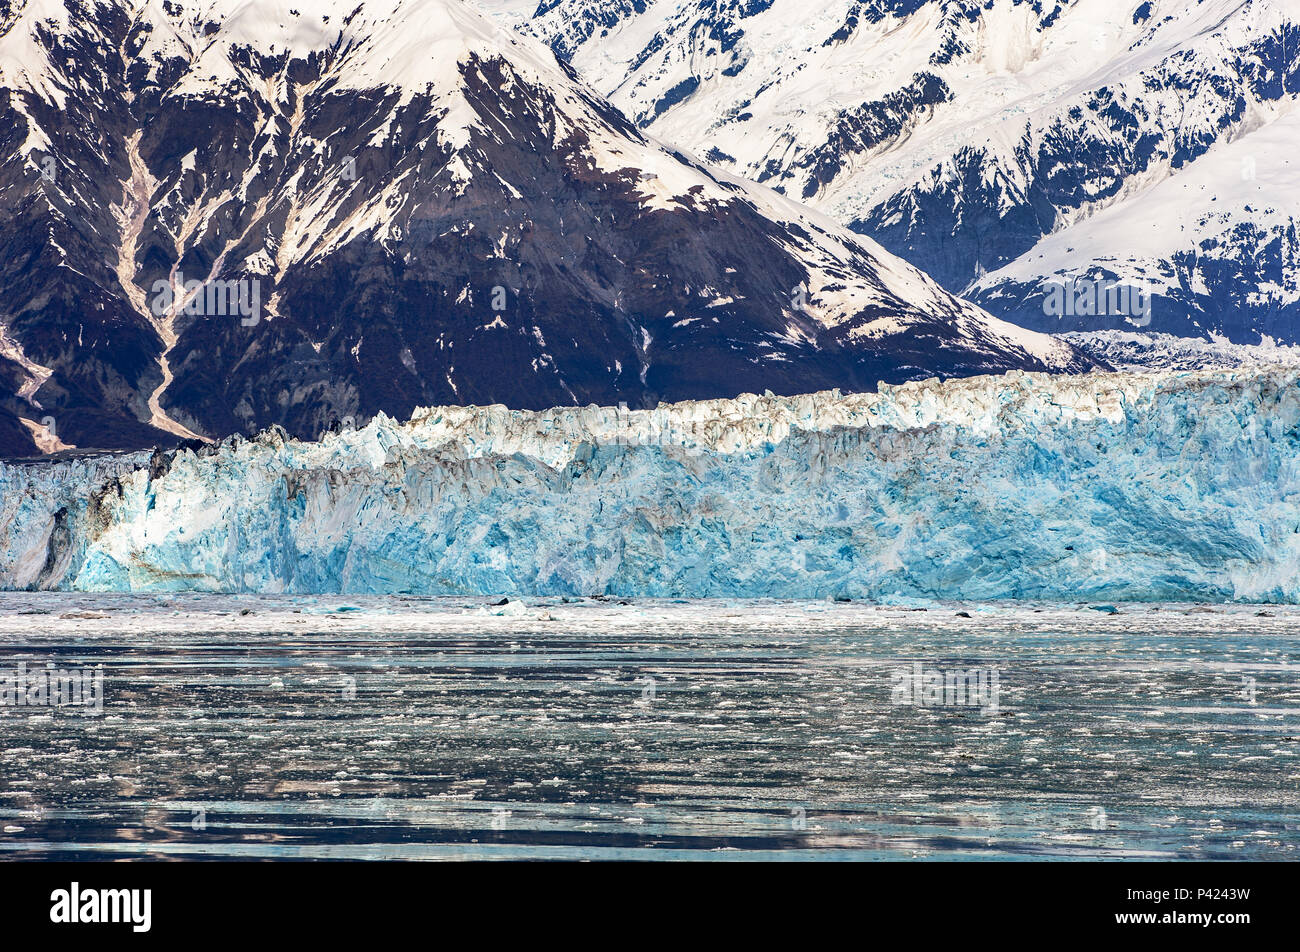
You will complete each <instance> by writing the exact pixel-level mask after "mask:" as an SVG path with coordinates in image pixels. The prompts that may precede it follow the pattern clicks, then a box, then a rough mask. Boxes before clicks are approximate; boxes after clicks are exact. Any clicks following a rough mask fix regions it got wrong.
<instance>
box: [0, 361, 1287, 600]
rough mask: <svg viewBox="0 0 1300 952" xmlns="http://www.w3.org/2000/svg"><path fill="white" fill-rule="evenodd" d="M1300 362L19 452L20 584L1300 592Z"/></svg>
mask: <svg viewBox="0 0 1300 952" xmlns="http://www.w3.org/2000/svg"><path fill="white" fill-rule="evenodd" d="M1298 384H1300V370H1296V369H1287V368H1281V367H1272V368H1250V369H1241V368H1237V369H1228V370H1214V371H1200V372H1166V373H1157V374H1134V373H1092V374H1087V375H1082V376H1068V377H1067V376H1050V375H1045V374H1024V373H1011V374H1007V375H1005V376H1000V377H977V378H968V379H964V380H951V381H946V382H939V381H935V380H929V381H922V382H918V383H909V384H904V385H901V386H897V387H882V388H881V390H880V392H879V393H871V394H855V395H842V394H839V393H838V392H827V393H816V394H809V395H805V396H798V397H774V396H763V397H759V396H753V395H742V396H741V397H739V398H736V399H734V400H711V401H698V402H689V403H681V404H672V405H662V406H660V407H659V408H658V409H656V410H642V411H628V410H626V409H619V408H608V407H605V408H602V407H583V408H562V409H554V410H549V411H543V412H531V411H518V410H509V409H506V408H505V407H500V406H493V407H479V408H475V407H441V408H433V409H424V410H419V411H417V412H416V413H415V415H414V416H413V418H412V419H411V420H410V421H408V422H405V423H399V422H395V421H393V420H390V419H387V418H385V417H380V418H378V419H376V420H374V421H372V422H371V423H370V424H369V425H368V426H366V427H365V428H363V429H361V430H356V431H345V432H342V433H338V434H334V435H331V436H328V437H326V438H325V439H324V440H322V441H321V442H317V443H303V442H296V441H293V440H287V439H285V438H284V435H283V434H282V433H280V432H278V431H271V432H268V433H264V434H261V435H260V436H258V437H257V438H255V439H251V440H246V439H240V438H232V439H231V440H227V441H226V442H225V443H223V444H221V445H219V446H217V447H211V448H205V449H203V450H201V451H199V452H195V451H192V450H182V451H179V452H176V453H173V454H167V455H162V454H157V455H155V456H154V457H153V458H152V459H151V458H150V457H149V456H148V455H147V454H136V455H134V456H106V457H98V458H89V459H77V460H68V461H55V460H51V461H43V462H41V463H24V464H0V492H2V493H3V499H2V502H0V587H4V588H11V589H13V588H17V589H27V588H64V589H77V590H86V591H137V592H140V591H176V590H198V591H234V592H295V593H312V592H321V593H324V592H346V593H397V592H411V593H427V594H458V593H463V594H508V595H523V596H527V595H530V594H533V595H558V594H572V595H591V594H601V593H603V594H614V595H627V596H682V597H705V596H731V597H743V596H776V597H799V598H822V597H828V596H841V597H843V596H847V597H851V598H864V599H879V600H886V601H891V602H892V603H895V604H899V603H905V602H906V601H907V600H909V599H934V598H940V599H949V598H951V599H970V600H975V599H999V598H1032V599H1044V600H1099V601H1100V600H1106V601H1119V600H1168V599H1188V600H1191V599H1195V600H1213V601H1220V600H1243V601H1262V602H1295V601H1297V600H1300V467H1298V465H1297V464H1298V463H1300V451H1298V449H1300V447H1298V441H1300V387H1298Z"/></svg>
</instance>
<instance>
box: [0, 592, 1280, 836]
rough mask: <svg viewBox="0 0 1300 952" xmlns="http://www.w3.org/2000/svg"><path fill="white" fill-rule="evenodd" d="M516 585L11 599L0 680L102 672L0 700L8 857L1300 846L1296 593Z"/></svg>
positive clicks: (6, 598)
mask: <svg viewBox="0 0 1300 952" xmlns="http://www.w3.org/2000/svg"><path fill="white" fill-rule="evenodd" d="M487 604H488V600H487V599H481V598H450V599H419V598H360V599H354V598H350V597H323V596H322V597H312V598H308V597H291V596H283V597H252V596H249V597H235V596H192V595H177V596H102V595H67V594H62V595H60V594H8V595H0V676H6V675H10V674H12V673H13V671H14V670H15V668H16V667H17V666H18V665H19V664H20V663H24V662H25V663H26V665H27V667H28V669H29V670H36V669H45V667H46V665H47V664H48V663H53V664H54V665H55V670H69V669H73V668H80V667H83V666H96V665H102V666H103V710H102V713H100V714H99V715H97V716H95V715H90V716H87V715H86V714H85V713H82V712H80V711H77V710H69V709H66V708H63V709H55V708H50V707H24V708H19V707H14V706H4V707H0V827H2V828H3V832H0V850H2V851H4V853H5V854H6V855H7V856H8V857H10V858H25V859H83V858H104V859H118V858H130V857H138V858H160V859H166V858H376V859H378V858H417V859H518V858H563V859H573V858H578V859H585V858H589V859H618V858H637V859H657V858H664V859H666V858H680V857H688V858H692V859H738V858H786V859H877V858H885V859H898V858H902V859H907V858H915V859H1042V858H1058V859H1097V858H1135V859H1155V858H1159V859H1164V858H1188V859H1256V858H1281V859H1288V858H1295V857H1296V856H1297V847H1298V846H1300V610H1295V609H1287V608H1269V609H1267V610H1266V613H1265V614H1259V612H1260V611H1261V609H1260V608H1258V607H1255V606H1187V605H1161V606H1148V605H1138V606H1134V605H1121V606H1119V612H1120V613H1119V614H1111V613H1110V612H1108V611H1104V610H1103V611H1098V610H1095V608H1094V607H1092V606H1089V605H1079V606H1076V605H1070V606H969V605H968V606H959V605H931V606H929V607H928V610H925V611H921V610H907V609H902V608H883V607H874V606H867V605H858V604H839V603H835V604H831V603H804V602H776V601H763V602H718V601H713V602H703V601H696V602H670V601H666V600H653V601H640V600H635V601H633V603H631V604H620V603H619V602H617V601H616V600H607V601H597V600H581V601H576V602H572V603H563V602H561V601H560V600H559V599H544V600H529V605H528V607H526V608H522V607H516V606H505V607H504V608H501V607H490V608H489V607H486V606H487ZM959 611H964V612H966V613H968V614H969V615H970V616H971V617H969V618H964V617H961V616H960V615H958V614H957V613H958V612H959ZM493 613H499V614H493ZM918 664H919V665H920V670H921V672H922V678H924V677H926V676H928V675H933V674H937V675H938V676H939V677H942V676H943V674H945V673H947V674H949V675H952V674H953V673H954V672H958V673H970V672H980V676H981V677H982V678H984V681H983V684H984V685H985V687H986V688H987V687H988V685H989V684H990V683H991V679H992V678H993V677H994V676H996V685H997V694H996V698H994V700H995V701H996V704H983V705H979V704H974V705H972V704H970V703H958V702H957V699H956V698H955V696H953V695H951V694H950V695H949V696H947V697H940V698H939V699H938V701H937V703H931V704H928V705H927V704H920V705H918V704H908V703H900V701H901V700H906V697H907V695H908V694H909V692H910V691H911V686H912V684H913V681H912V679H913V677H914V675H913V672H915V671H916V670H917V668H916V665H918ZM900 672H901V673H902V674H900ZM900 690H902V691H903V692H904V694H903V696H900V694H899V691H900ZM921 700H923V701H924V700H927V698H926V697H925V696H924V692H922V697H921ZM928 700H929V701H932V702H933V701H935V695H933V694H931V695H930V696H929V698H928ZM966 700H967V701H969V700H970V699H969V698H966ZM984 700H988V697H987V695H985V697H984Z"/></svg>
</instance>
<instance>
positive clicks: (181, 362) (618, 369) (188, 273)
mask: <svg viewBox="0 0 1300 952" xmlns="http://www.w3.org/2000/svg"><path fill="white" fill-rule="evenodd" d="M0 113H2V114H3V126H2V128H3V129H4V130H5V131H4V133H3V136H2V137H0V248H3V252H4V254H3V257H0V387H2V388H3V389H0V453H10V454H13V453H22V452H35V451H36V448H37V446H38V445H39V447H40V448H42V449H45V450H58V449H60V448H63V447H68V446H73V447H78V448H80V449H82V450H84V449H86V448H88V447H101V448H131V447H141V446H147V445H154V444H157V443H159V442H167V441H171V442H172V443H174V442H175V441H177V440H178V439H182V438H189V437H199V438H204V439H211V438H218V437H222V436H225V435H227V434H230V433H234V432H255V431H257V430H260V429H262V428H264V427H267V426H269V425H271V424H279V425H282V426H283V427H285V428H286V429H287V430H288V431H289V432H290V433H293V434H295V435H298V436H316V435H318V434H319V433H321V432H322V431H323V430H325V429H327V428H329V427H331V426H332V425H335V424H336V423H338V422H340V421H344V425H346V421H348V419H349V418H351V420H352V422H354V423H357V424H360V423H363V422H364V421H365V420H368V419H369V418H371V417H372V416H373V415H374V414H375V413H377V412H380V411H383V412H385V413H388V414H389V415H392V416H395V417H404V416H406V415H407V414H409V413H410V411H411V410H412V409H413V408H414V407H416V406H419V405H429V404H441V403H447V404H452V403H455V404H489V403H496V402H500V403H505V404H508V405H510V406H513V407H532V408H536V407H545V406H551V405H557V404H570V405H574V404H579V405H581V404H588V403H593V402H598V403H606V404H615V403H618V402H620V401H626V402H627V403H628V404H629V405H631V406H634V407H636V406H644V405H654V404H655V403H656V402H657V401H658V400H660V399H684V398H697V397H714V396H732V395H735V394H737V393H740V392H742V391H746V390H750V391H755V392H762V391H763V390H765V389H770V390H773V391H777V392H785V393H791V392H805V391H810V390H816V389H819V388H826V387H841V388H844V389H866V388H872V387H874V386H875V384H876V382H877V381H878V380H885V381H900V380H905V379H914V378H917V377H924V376H929V375H932V374H939V375H943V376H947V375H962V374H972V373H979V372H984V371H989V370H1003V369H1008V368H1016V367H1019V368H1026V369H1056V370H1071V369H1079V368H1082V367H1085V366H1088V365H1089V364H1088V362H1087V361H1086V360H1084V359H1082V358H1081V357H1080V356H1079V355H1078V354H1077V353H1076V352H1074V351H1073V350H1072V349H1071V348H1070V347H1069V345H1067V344H1064V343H1061V342H1058V341H1053V340H1052V339H1050V338H1048V337H1045V336H1042V335H1038V334H1033V333H1030V332H1027V331H1024V330H1022V329H1020V328H1017V327H1014V326H1011V325H1008V324H1005V323H1003V322H1001V321H998V320H996V319H993V318H991V317H989V315H987V314H986V313H984V312H983V311H981V310H980V309H978V308H976V307H973V306H971V305H969V304H967V303H965V302H963V301H960V300H958V299H956V298H954V297H953V296H952V295H950V294H949V293H947V292H945V291H944V290H943V289H942V288H940V287H939V286H938V285H936V284H935V283H934V282H933V281H931V280H930V279H929V278H927V277H926V276H925V275H923V274H922V273H920V272H919V271H917V270H916V269H915V268H913V267H912V266H910V265H908V264H906V263H904V262H903V261H901V260H899V259H897V258H895V257H893V256H892V255H890V254H889V253H887V252H885V251H883V250H882V249H880V248H879V247H878V246H876V245H875V244H874V243H872V242H871V241H869V240H864V239H861V238H860V237H858V236H855V235H854V234H852V233H851V232H849V231H847V230H845V229H844V228H842V227H840V226H838V225H836V224H834V223H832V222H831V221H830V220H828V219H825V218H823V217H821V216H820V215H818V214H816V213H814V212H810V211H807V210H805V209H803V208H802V207H800V206H798V205H795V204H793V203H792V202H790V201H788V200H787V199H785V198H783V197H781V196H779V195H777V194H775V193H773V192H770V191H768V190H766V189H763V188H758V187H755V186H753V185H751V184H749V183H746V182H743V181H741V180H739V179H736V178H733V177H731V176H729V175H727V174H725V173H721V172H715V171H713V170H712V169H711V168H710V167H709V166H707V165H705V164H703V163H701V162H700V161H698V160H696V159H694V158H692V157H690V156H687V155H684V154H681V153H679V152H675V151H672V150H670V149H666V148H665V147H663V146H661V145H660V144H659V143H658V142H657V141H655V140H652V139H648V138H646V137H645V136H644V135H643V134H642V133H641V132H640V131H638V130H637V129H636V127H635V126H634V125H632V124H631V123H629V122H628V121H627V120H626V119H625V118H624V117H623V116H622V115H621V114H620V113H619V112H618V111H616V110H615V109H613V108H612V107H611V106H609V105H608V104H607V103H606V102H605V101H603V100H602V99H601V98H600V97H599V96H598V95H597V94H596V93H594V92H593V91H592V90H591V89H589V88H588V87H587V86H585V85H583V84H582V83H581V82H579V81H578V80H577V79H576V77H575V76H574V75H573V73H572V71H571V70H569V69H568V68H567V67H563V66H561V65H560V64H559V63H557V62H556V60H555V58H554V56H553V55H552V54H551V52H550V51H549V50H548V49H547V48H546V47H545V46H543V45H541V44H540V43H537V42H535V41H532V40H529V39H527V38H521V37H518V36H516V35H514V34H513V33H511V32H509V31H506V30H503V29H502V28H501V27H499V26H497V25H494V24H493V23H492V22H490V21H489V20H487V19H486V18H484V17H483V16H482V15H481V14H480V13H478V12H477V11H474V10H472V9H471V8H469V7H467V6H464V5H463V4H461V3H459V2H458V0H366V2H364V3H363V2H361V0H319V2H314V3H312V4H305V3H304V4H296V3H292V2H288V0H62V2H61V0H26V2H21V0H18V2H8V0H6V2H0Z"/></svg>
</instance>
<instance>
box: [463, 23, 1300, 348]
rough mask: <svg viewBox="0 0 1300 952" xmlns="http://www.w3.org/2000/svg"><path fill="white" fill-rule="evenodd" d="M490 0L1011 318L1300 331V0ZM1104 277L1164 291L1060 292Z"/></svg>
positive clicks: (647, 114) (654, 113) (1168, 328)
mask: <svg viewBox="0 0 1300 952" xmlns="http://www.w3.org/2000/svg"><path fill="white" fill-rule="evenodd" d="M478 2H479V3H480V5H481V6H482V7H484V8H485V9H489V10H491V11H493V12H494V14H495V15H497V16H498V17H499V18H500V19H501V21H502V22H505V23H508V24H511V25H514V26H517V27H518V28H519V29H521V30H523V31H526V32H531V33H534V34H536V35H537V36H539V37H541V38H542V39H544V40H545V41H546V42H548V43H549V44H550V45H551V46H552V47H553V48H554V49H555V50H556V51H557V53H558V54H559V55H561V56H563V57H565V58H567V59H568V60H569V61H570V62H571V64H572V65H573V66H574V67H575V68H576V69H577V70H578V71H579V73H580V74H581V75H582V76H583V77H584V78H585V79H586V80H588V81H589V82H591V83H592V84H593V85H595V86H596V88H597V89H599V90H600V91H601V92H603V93H605V94H606V95H608V96H609V97H610V98H611V100H612V101H613V102H614V104H615V105H617V106H619V107H620V108H621V109H623V110H624V111H625V112H626V113H627V114H628V115H629V116H630V117H632V118H633V119H634V120H635V121H636V122H637V124H638V125H639V126H640V127H641V128H644V129H647V130H649V131H651V132H653V133H654V134H655V135H657V136H659V137H660V138H662V139H664V140H666V141H670V142H675V143H679V144H681V145H683V146H686V147H689V148H691V149H693V150H695V151H696V152H698V153H699V154H701V155H703V156H706V157H707V158H709V159H711V160H712V161H715V162H717V163H719V164H721V165H722V166H724V167H726V168H728V169H730V170H731V171H733V172H735V173H737V174H740V175H743V176H746V177H749V178H751V179H754V180H756V181H759V182H764V183H767V184H769V185H772V186H774V187H776V188H779V189H781V190H783V191H784V192H786V193H787V194H789V195H791V196H794V197H797V198H799V199H801V200H804V201H807V202H809V203H810V204H812V205H814V206H815V207H817V208H819V209H821V210H822V211H824V212H826V213H827V214H829V215H830V216H832V217H833V218H835V219H837V220H839V221H841V222H843V223H846V224H849V225H850V226H851V227H852V228H853V229H854V230H856V231H859V232H861V233H863V234H866V235H869V236H871V237H873V238H875V239H876V240H877V241H879V242H880V243H881V244H883V245H884V246H885V247H886V248H888V249H890V250H891V251H893V252H895V253H896V254H899V255H901V256H903V257H905V258H906V259H908V260H909V261H911V262H912V263H913V264H915V265H917V266H918V267H920V268H921V269H922V270H925V271H926V272H927V273H929V274H930V275H931V276H933V277H935V278H936V279H937V280H939V281H940V283H942V284H943V285H944V286H945V287H947V288H948V289H949V290H952V291H954V292H956V293H963V294H967V295H968V296H970V297H971V298H972V299H973V300H975V301H977V302H978V303H980V304H982V305H983V306H985V307H986V308H988V309H989V310H990V311H992V312H993V313H995V314H998V315H1000V316H1002V317H1005V318H1007V319H1009V320H1013V321H1016V322H1018V323H1023V324H1026V325H1028V326H1033V327H1036V328H1039V329H1044V330H1052V331H1056V330H1097V329H1101V328H1108V327H1109V328H1127V329H1128V330H1133V326H1132V325H1133V324H1134V323H1139V324H1140V326H1144V327H1147V328H1149V329H1150V330H1151V331H1157V332H1162V333H1172V334H1179V335H1191V336H1202V337H1208V336H1209V335H1210V334H1212V333H1217V334H1220V335H1222V336H1225V337H1227V338H1228V339H1230V340H1232V341H1235V342H1241V343H1257V342H1258V341H1259V340H1260V338H1261V335H1264V336H1269V337H1272V338H1275V339H1278V340H1283V341H1290V342H1294V341H1300V290H1298V288H1300V244H1298V240H1297V234H1296V219H1297V217H1298V214H1300V165H1298V164H1297V161H1298V157H1297V156H1296V155H1295V154H1294V153H1295V152H1296V145H1297V143H1300V117H1298V114H1297V111H1296V97H1297V95H1298V94H1300V4H1297V3H1296V2H1295V0H1130V2H1117V0H614V2H603V0H602V2H595V0H542V2H541V3H540V4H539V5H534V4H532V3H531V0H478ZM1079 278H1083V279H1089V280H1111V281H1119V282H1123V283H1125V284H1128V285H1130V286H1135V287H1141V288H1143V289H1146V290H1149V291H1150V293H1151V295H1152V298H1151V309H1150V313H1149V314H1148V315H1143V320H1142V321H1138V322H1134V321H1132V320H1131V319H1130V318H1131V316H1132V315H1129V314H1121V315H1116V314H1114V313H1110V314H1107V315H1095V314H1094V315H1082V316H1068V315H1060V314H1056V313H1045V309H1044V300H1045V298H1046V297H1047V296H1048V295H1049V294H1050V293H1052V290H1053V288H1054V286H1059V285H1064V284H1066V283H1067V282H1073V281H1074V280H1075V279H1079ZM1069 286H1073V285H1072V284H1070V285H1069ZM1047 310H1048V311H1052V310H1053V309H1052V308H1051V307H1048V308H1047ZM1148 316H1149V317H1150V323H1149V324H1147V323H1145V317H1148Z"/></svg>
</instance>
